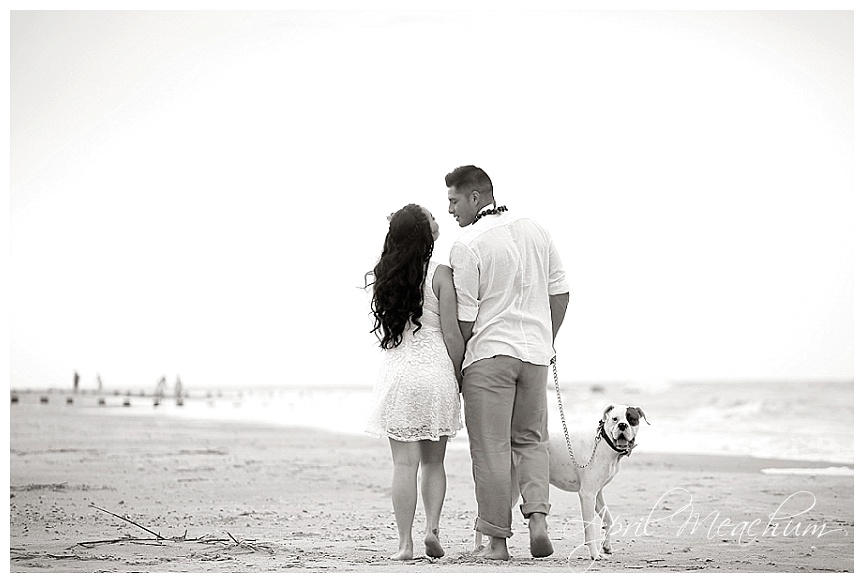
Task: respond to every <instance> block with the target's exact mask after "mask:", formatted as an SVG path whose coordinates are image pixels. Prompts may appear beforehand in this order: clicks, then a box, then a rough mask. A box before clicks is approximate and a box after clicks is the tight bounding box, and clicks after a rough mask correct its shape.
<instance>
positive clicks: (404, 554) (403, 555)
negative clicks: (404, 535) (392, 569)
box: [390, 547, 414, 561]
mask: <svg viewBox="0 0 864 583" xmlns="http://www.w3.org/2000/svg"><path fill="white" fill-rule="evenodd" d="M413 558H414V549H413V548H412V547H408V548H400V549H399V552H397V553H396V554H395V555H391V556H390V559H391V560H393V561H410V560H411V559H413Z"/></svg>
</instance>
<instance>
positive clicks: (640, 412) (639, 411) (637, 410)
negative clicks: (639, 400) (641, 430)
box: [627, 407, 651, 425]
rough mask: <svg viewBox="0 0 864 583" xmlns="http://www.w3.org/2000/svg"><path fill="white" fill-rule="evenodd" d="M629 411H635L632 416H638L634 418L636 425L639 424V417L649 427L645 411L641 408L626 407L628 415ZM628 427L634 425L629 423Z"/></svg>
mask: <svg viewBox="0 0 864 583" xmlns="http://www.w3.org/2000/svg"><path fill="white" fill-rule="evenodd" d="M631 411H635V413H634V415H638V417H637V418H636V422H637V423H638V422H639V417H641V418H642V419H644V420H645V423H648V425H651V423H650V422H649V421H648V418H647V417H645V411H643V410H642V407H627V412H628V413H630V412H631ZM630 425H634V423H631V424H630Z"/></svg>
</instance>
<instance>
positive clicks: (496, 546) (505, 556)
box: [477, 536, 510, 561]
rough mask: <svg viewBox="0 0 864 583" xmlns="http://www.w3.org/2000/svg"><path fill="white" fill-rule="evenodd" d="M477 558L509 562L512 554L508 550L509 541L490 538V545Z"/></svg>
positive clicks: (494, 537)
mask: <svg viewBox="0 0 864 583" xmlns="http://www.w3.org/2000/svg"><path fill="white" fill-rule="evenodd" d="M477 556H479V557H481V558H484V559H491V560H493V561H509V560H510V552H509V551H508V550H507V539H506V538H499V537H497V536H490V537H489V544H488V545H486V548H484V549H483V550H482V551H481V552H480V554H479V555H477Z"/></svg>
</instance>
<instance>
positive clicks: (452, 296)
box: [432, 265, 465, 387]
mask: <svg viewBox="0 0 864 583" xmlns="http://www.w3.org/2000/svg"><path fill="white" fill-rule="evenodd" d="M432 291H434V292H435V295H436V296H437V297H438V308H439V310H440V317H441V330H442V332H443V333H444V344H445V345H446V346H447V354H449V355H450V360H452V361H453V372H454V373H456V380H457V381H458V382H459V386H460V387H461V386H462V359H463V358H464V356H465V340H464V339H463V338H462V332H461V331H460V330H459V321H458V319H457V317H456V288H455V287H454V286H453V270H452V269H450V268H449V267H448V266H446V265H439V266H438V269H436V270H435V274H434V275H433V276H432Z"/></svg>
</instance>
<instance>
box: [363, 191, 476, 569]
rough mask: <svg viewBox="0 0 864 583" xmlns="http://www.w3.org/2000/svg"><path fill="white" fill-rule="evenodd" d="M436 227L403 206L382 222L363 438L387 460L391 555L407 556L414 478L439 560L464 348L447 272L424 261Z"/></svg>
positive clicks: (429, 544)
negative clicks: (374, 374) (386, 452)
mask: <svg viewBox="0 0 864 583" xmlns="http://www.w3.org/2000/svg"><path fill="white" fill-rule="evenodd" d="M437 238H438V224H437V223H436V222H435V218H434V217H433V216H432V215H431V214H430V213H429V211H428V210H426V209H425V208H423V207H420V206H418V205H416V204H409V205H406V206H405V207H404V208H402V209H400V210H399V211H397V212H395V213H394V214H393V215H391V217H390V229H389V232H388V233H387V237H386V238H385V240H384V250H383V251H382V253H381V259H380V260H379V261H378V264H377V265H376V266H375V269H374V270H373V271H372V272H370V273H369V274H367V276H368V275H373V276H374V281H373V282H372V286H373V294H372V314H373V316H374V318H375V327H374V329H373V332H375V334H376V335H377V337H378V341H379V344H380V346H381V348H382V349H384V362H383V364H382V366H381V370H380V372H379V375H378V379H377V381H376V383H375V387H374V391H373V407H372V413H371V415H370V418H369V423H368V426H367V429H366V431H367V432H368V433H371V434H373V435H378V436H387V437H388V438H389V440H390V449H391V452H392V455H393V493H392V496H393V511H394V513H395V514H396V526H397V528H398V529H399V550H398V551H397V552H396V554H394V555H393V556H392V557H391V559H395V560H403V561H404V560H410V559H412V558H413V556H414V543H413V540H412V538H411V528H412V526H413V523H414V512H415V510H416V508H417V470H418V466H419V468H420V489H421V493H422V497H423V507H424V509H425V511H426V536H425V539H424V543H425V547H426V554H427V555H428V556H430V557H442V556H444V549H443V548H442V547H441V543H440V541H439V538H438V522H439V519H440V517H441V507H442V506H443V504H444V494H445V492H446V489H447V477H446V474H445V472H444V453H445V450H446V448H447V439H448V438H449V437H452V436H453V435H455V434H456V432H457V431H458V430H459V429H461V428H462V419H461V416H460V409H461V407H460V401H459V382H460V379H461V365H462V357H463V355H464V352H465V344H464V341H463V339H462V334H461V333H460V332H459V322H458V320H457V318H456V292H455V289H454V287H453V272H452V270H451V269H450V268H449V267H448V266H446V265H439V264H437V263H435V262H433V261H431V257H432V248H433V246H434V242H435V239H437Z"/></svg>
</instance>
